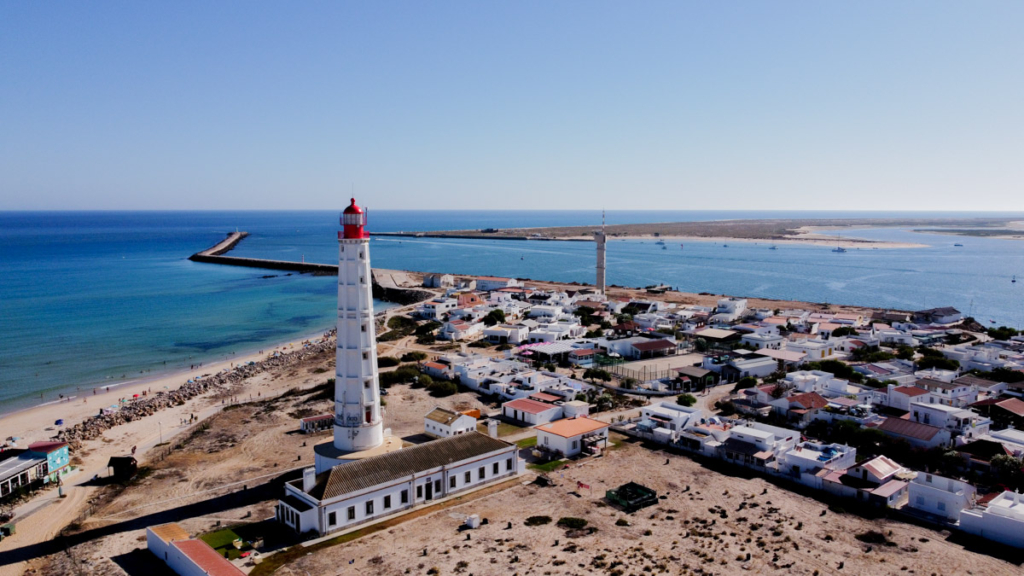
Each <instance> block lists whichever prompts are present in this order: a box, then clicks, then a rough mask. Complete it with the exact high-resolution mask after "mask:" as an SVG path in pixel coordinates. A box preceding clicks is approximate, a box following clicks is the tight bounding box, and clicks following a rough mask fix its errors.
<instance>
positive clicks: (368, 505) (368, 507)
mask: <svg viewBox="0 0 1024 576" xmlns="http://www.w3.org/2000/svg"><path fill="white" fill-rule="evenodd" d="M371 514H373V500H367V501H366V515H367V516H369V515H371Z"/></svg>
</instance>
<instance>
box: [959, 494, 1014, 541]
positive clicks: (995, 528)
mask: <svg viewBox="0 0 1024 576" xmlns="http://www.w3.org/2000/svg"><path fill="white" fill-rule="evenodd" d="M960 529H961V530H963V531H964V532H967V533H968V534H974V535H976V536H981V537H982V538H988V539H989V540H995V541H996V542H1001V543H1003V544H1007V545H1009V546H1014V547H1017V548H1024V500H1022V499H1021V495H1020V493H1019V492H1010V491H1008V490H1007V491H1005V492H1003V493H1002V494H1000V495H999V496H997V497H996V498H995V499H993V500H991V501H989V502H988V504H987V505H985V506H977V507H974V508H971V509H964V510H963V511H962V512H960Z"/></svg>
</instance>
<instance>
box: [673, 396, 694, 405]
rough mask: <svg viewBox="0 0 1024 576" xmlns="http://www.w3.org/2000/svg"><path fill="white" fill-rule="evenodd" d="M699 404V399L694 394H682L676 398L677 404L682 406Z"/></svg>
mask: <svg viewBox="0 0 1024 576" xmlns="http://www.w3.org/2000/svg"><path fill="white" fill-rule="evenodd" d="M696 403H697V398H696V397H695V396H694V395H693V394H680V395H679V397H678V398H676V404H679V405H680V406H693V405H694V404H696Z"/></svg>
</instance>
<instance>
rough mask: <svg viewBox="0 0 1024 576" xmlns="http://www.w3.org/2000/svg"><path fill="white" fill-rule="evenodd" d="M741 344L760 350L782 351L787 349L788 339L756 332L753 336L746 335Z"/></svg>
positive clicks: (741, 339)
mask: <svg viewBox="0 0 1024 576" xmlns="http://www.w3.org/2000/svg"><path fill="white" fill-rule="evenodd" d="M740 344H746V345H748V346H753V347H754V348H756V349H758V350H762V349H765V348H767V349H769V350H782V349H783V348H785V347H786V339H785V338H783V337H782V336H779V335H778V334H771V333H767V334H758V333H756V332H754V333H751V334H744V335H743V337H742V338H740Z"/></svg>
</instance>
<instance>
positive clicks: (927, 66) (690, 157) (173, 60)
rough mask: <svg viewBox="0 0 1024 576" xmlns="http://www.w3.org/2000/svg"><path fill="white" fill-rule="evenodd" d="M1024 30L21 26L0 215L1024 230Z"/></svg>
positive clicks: (863, 23) (527, 22)
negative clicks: (967, 223)
mask: <svg viewBox="0 0 1024 576" xmlns="http://www.w3.org/2000/svg"><path fill="white" fill-rule="evenodd" d="M1022 26H1024V3H1022V2H1019V1H1014V2H1001V1H991V2H989V1H987V2H981V3H974V2H959V1H958V2H932V1H913V2H889V1H885V2H852V1H851V2H818V1H813V2H812V1H808V2H707V1H700V2H683V1H672V2H664V3H662V2H646V1H645V2H640V3H627V2H600V1H597V2H548V1H544V2H529V1H521V2H498V1H495V2H481V1H472V2H421V1H416V2H339V1H331V2H322V3H321V2H274V3H268V2H241V1H236V2H187V1H178V0H175V1H167V2H162V3H157V2H101V3H91V2H3V3H2V4H0V209H221V208H259V209H282V208H295V209H309V208H324V209H328V208H330V209H336V208H338V207H339V206H341V205H343V204H344V203H345V200H346V199H347V197H348V195H349V190H350V187H351V186H352V185H353V184H354V186H355V189H356V194H357V196H360V197H361V198H367V200H368V201H369V202H370V203H371V204H372V205H373V206H374V207H375V208H453V209H469V208H473V209H479V208H552V209H572V208H579V207H585V208H600V207H607V208H609V209H627V208H637V209H657V208H671V209H729V208H737V209H801V208H806V209H872V208H879V209H882V208H887V209H922V208H927V209H932V210H971V209H975V210H999V209H1008V210H1011V209H1012V210H1024V33H1022Z"/></svg>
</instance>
